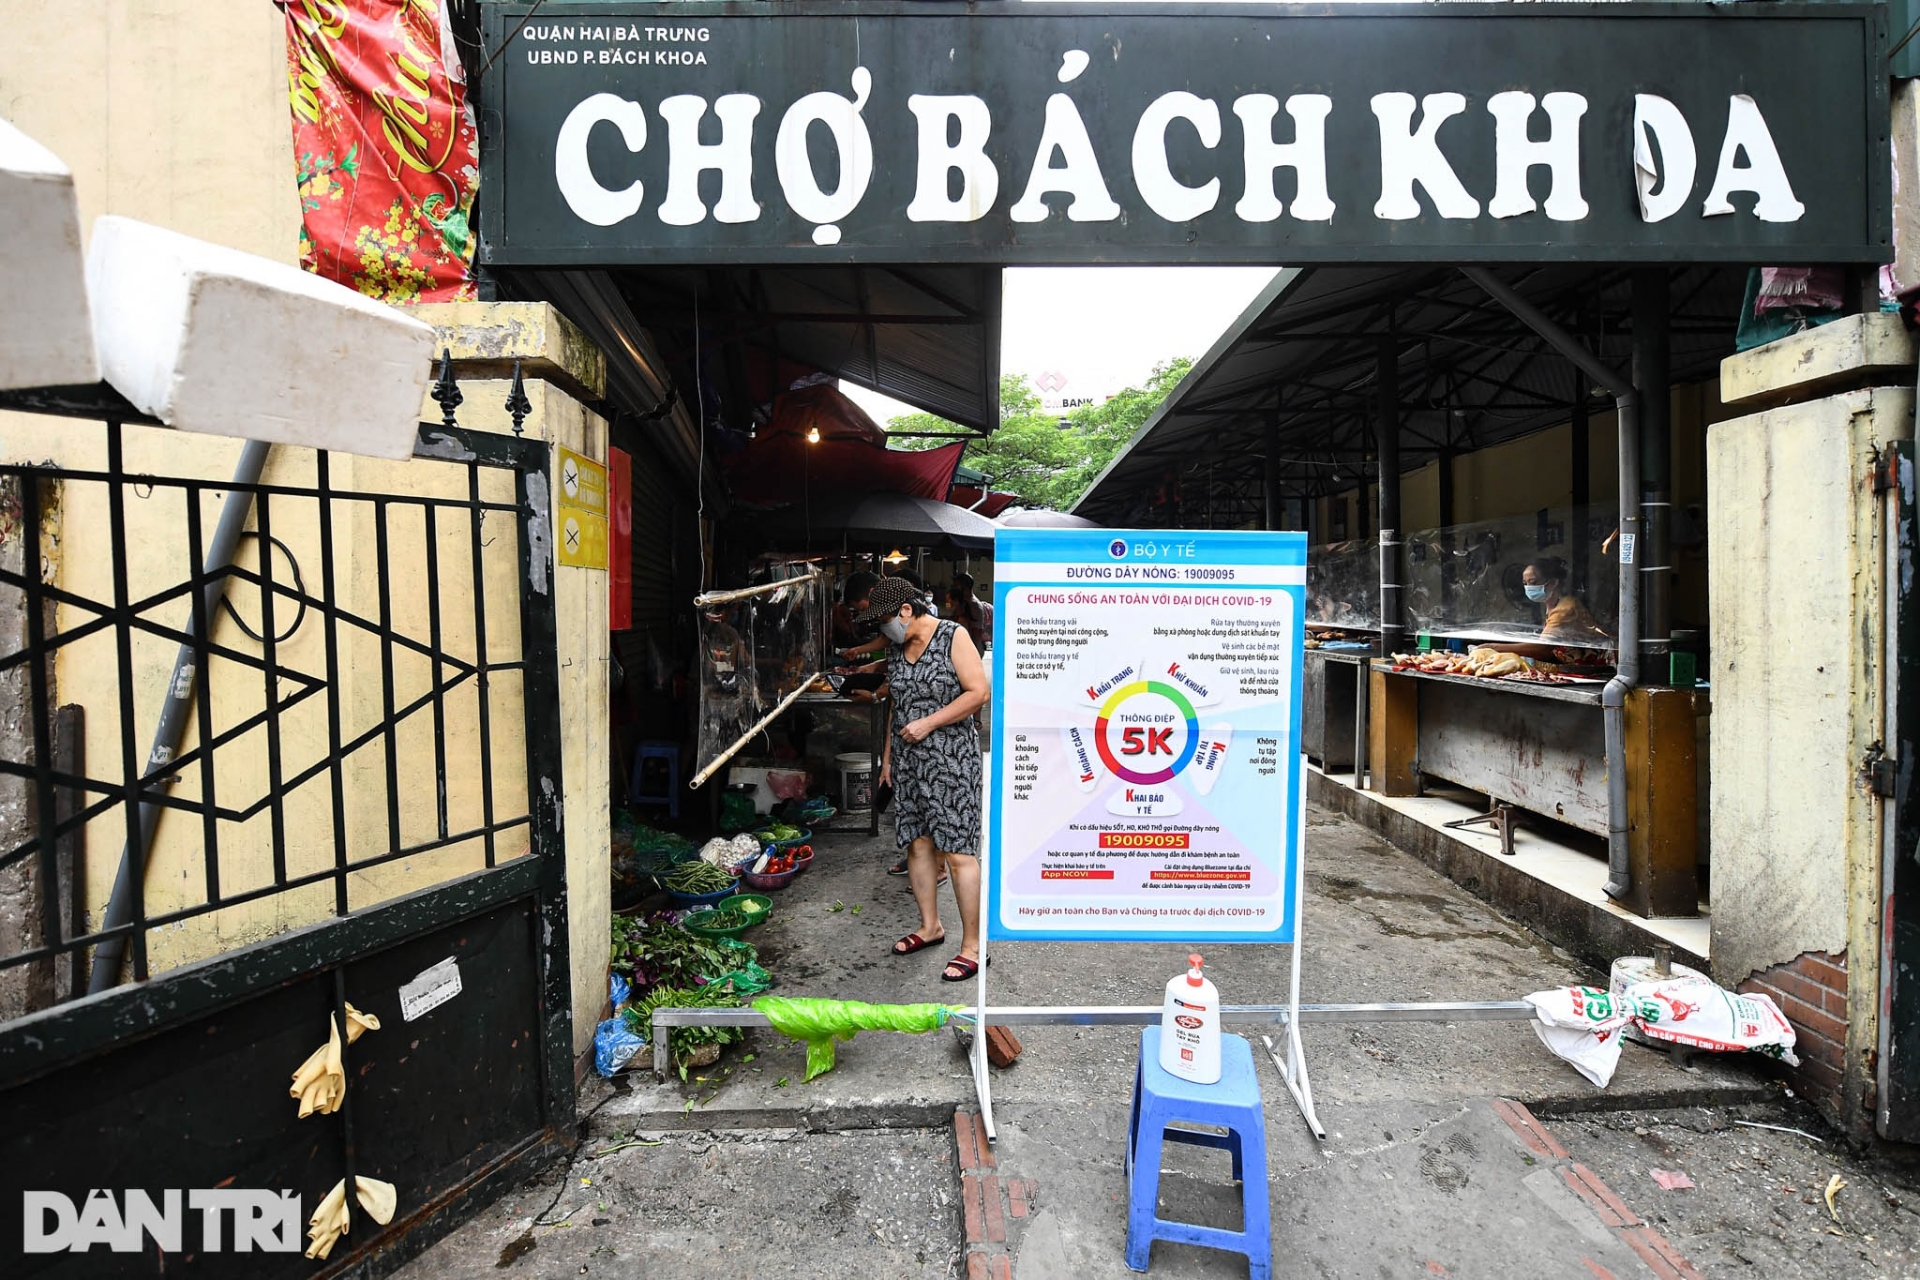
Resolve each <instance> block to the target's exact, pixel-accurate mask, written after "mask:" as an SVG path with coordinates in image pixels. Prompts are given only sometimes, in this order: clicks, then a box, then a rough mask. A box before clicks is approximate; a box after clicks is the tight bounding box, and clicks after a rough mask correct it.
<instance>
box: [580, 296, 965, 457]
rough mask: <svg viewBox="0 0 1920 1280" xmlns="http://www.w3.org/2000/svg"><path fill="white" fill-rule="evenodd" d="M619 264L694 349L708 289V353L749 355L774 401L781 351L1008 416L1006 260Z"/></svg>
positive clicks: (749, 375)
mask: <svg viewBox="0 0 1920 1280" xmlns="http://www.w3.org/2000/svg"><path fill="white" fill-rule="evenodd" d="M609 274H611V275H612V277H613V278H614V279H615V280H616V281H617V283H618V284H619V286H620V288H621V291H622V292H623V293H624V294H625V296H626V299H627V303H628V305H629V307H630V308H631V309H632V312H633V315H634V317H635V319H636V320H637V322H638V323H640V324H642V325H644V326H646V327H648V328H649V329H652V330H654V331H655V332H656V334H658V333H661V332H665V331H672V332H675V333H676V334H678V335H679V337H680V338H681V340H682V341H681V344H680V345H681V348H682V349H683V350H685V351H688V352H690V351H691V334H692V330H693V319H694V306H695V299H696V297H697V299H698V307H699V313H700V326H699V327H700V331H701V334H702V343H701V353H702V356H703V358H704V359H705V360H709V361H713V360H716V359H721V360H724V359H726V358H728V357H729V356H731V357H733V358H737V359H739V360H741V362H742V365H743V371H742V373H741V375H740V376H741V377H743V378H745V379H750V380H752V381H754V382H755V383H756V386H755V394H756V395H758V396H759V397H760V398H761V400H762V402H764V401H765V400H767V399H770V398H771V395H772V393H773V392H776V391H779V390H782V389H784V388H783V387H780V386H771V385H767V381H766V379H765V377H764V376H761V375H760V373H759V372H758V371H759V370H761V369H763V368H764V367H765V366H766V365H768V364H769V363H770V362H771V361H772V360H774V359H778V360H779V361H780V362H781V363H782V364H795V365H802V366H805V367H806V368H809V369H812V370H815V371H818V372H821V373H827V374H832V375H833V376H835V377H838V378H841V379H843V380H845V381H848V382H852V383H855V384H857V385H859V386H863V387H868V388H871V389H872V390H874V391H878V392H881V393H882V394H884V395H889V396H892V397H894V398H895V399H897V400H903V401H905V402H906V403H908V404H911V405H913V406H915V407H917V408H920V409H924V410H926V411H927V412H929V413H935V414H938V415H940V416H941V417H943V418H947V419H950V420H952V421H954V422H957V423H959V424H961V425H962V426H966V427H971V428H973V429H974V430H976V431H982V432H984V431H990V430H992V429H993V427H995V426H996V425H998V422H999V416H1000V404H999V401H1000V270H999V268H997V267H988V268H982V267H929V266H901V267H874V266H860V267H853V266H821V267H726V268H711V269H709V268H658V269H623V270H618V271H614V272H611V273H609ZM729 376H732V375H731V374H729ZM720 392H721V395H722V397H723V399H724V398H725V397H726V396H727V394H728V388H727V387H726V386H725V385H724V384H722V385H721V386H720ZM729 425H733V424H731V423H730V424H729ZM739 425H741V426H742V427H744V425H745V424H744V423H742V424H739Z"/></svg>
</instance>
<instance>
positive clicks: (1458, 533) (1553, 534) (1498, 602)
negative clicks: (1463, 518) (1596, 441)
mask: <svg viewBox="0 0 1920 1280" xmlns="http://www.w3.org/2000/svg"><path fill="white" fill-rule="evenodd" d="M1618 526H1619V520H1618V516H1617V513H1616V509H1615V508H1614V506H1613V505H1612V504H1606V505H1596V506H1589V507H1586V508H1584V509H1583V510H1578V511H1576V510H1574V509H1570V508H1559V509H1552V510H1541V511H1537V512H1534V513H1532V514H1530V515H1525V516H1514V517H1511V518H1508V519H1503V520H1480V521H1474V522H1472V523H1468V524H1456V525H1449V526H1447V527H1446V528H1443V529H1421V530H1417V531H1415V532H1412V533H1409V534H1407V535H1406V537H1405V540H1404V541H1405V548H1404V551H1403V552H1402V554H1403V556H1404V561H1405V566H1406V568H1405V590H1404V591H1403V592H1402V593H1401V594H1402V598H1403V599H1404V600H1405V602H1406V611H1407V625H1408V627H1409V628H1410V629H1411V630H1413V631H1425V632H1428V633H1430V634H1432V635H1436V636H1446V637H1457V638H1460V639H1467V640H1523V641H1524V640H1539V639H1542V638H1543V637H1542V629H1543V627H1544V626H1545V625H1546V623H1547V618H1548V613H1549V610H1550V608H1553V607H1554V606H1553V605H1552V604H1550V603H1549V602H1545V601H1534V600H1530V599H1528V598H1527V593H1526V584H1525V578H1526V570H1527V566H1528V565H1529V564H1531V565H1533V566H1534V570H1535V573H1534V576H1535V578H1536V579H1537V580H1539V581H1541V582H1542V583H1549V582H1550V583H1553V584H1555V585H1554V586H1553V587H1552V588H1551V589H1552V591H1553V592H1555V593H1556V594H1555V597H1554V598H1555V599H1556V600H1557V599H1560V598H1570V599H1571V600H1572V601H1573V605H1572V606H1567V605H1559V606H1558V608H1559V610H1560V617H1561V623H1562V625H1561V628H1560V629H1559V631H1558V633H1557V634H1555V635H1553V636H1550V637H1545V638H1546V639H1547V640H1548V642H1549V643H1556V644H1568V645H1573V646H1580V647H1588V648H1610V647H1611V646H1612V637H1613V636H1614V635H1616V634H1617V631H1618V628H1617V625H1616V618H1617V615H1618V611H1619V582H1620V563H1619V558H1618V556H1619V545H1618V539H1617V538H1616V537H1615V536H1614V533H1615V530H1616V529H1617V528H1618ZM1309 578H1310V579H1311V575H1309ZM1567 628H1571V629H1572V630H1571V631H1569V630H1567Z"/></svg>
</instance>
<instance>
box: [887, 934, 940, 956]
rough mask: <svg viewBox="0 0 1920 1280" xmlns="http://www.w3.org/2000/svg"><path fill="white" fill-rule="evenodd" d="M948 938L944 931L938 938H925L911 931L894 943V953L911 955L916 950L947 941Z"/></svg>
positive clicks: (922, 949)
mask: <svg viewBox="0 0 1920 1280" xmlns="http://www.w3.org/2000/svg"><path fill="white" fill-rule="evenodd" d="M946 940H947V936H946V935H945V934H944V933H943V934H941V935H940V936H939V937H937V938H923V937H921V936H920V935H919V934H917V933H910V934H908V935H907V936H906V937H904V938H902V939H900V941H898V942H896V943H894V944H893V954H895V955H896V956H910V955H912V954H913V953H914V952H916V951H925V950H926V949H927V948H928V947H931V946H934V945H936V944H938V943H942V942H945V941H946Z"/></svg>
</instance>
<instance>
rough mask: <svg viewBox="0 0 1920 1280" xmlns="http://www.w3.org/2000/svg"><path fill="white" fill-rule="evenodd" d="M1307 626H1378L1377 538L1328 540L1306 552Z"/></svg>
mask: <svg viewBox="0 0 1920 1280" xmlns="http://www.w3.org/2000/svg"><path fill="white" fill-rule="evenodd" d="M1307 625H1308V626H1309V627H1336V628H1345V629H1348V630H1355V631H1378V630H1379V629H1380V539H1379V538H1377V537H1370V538H1354V539H1351V540H1349V541H1346V542H1328V543H1323V544H1321V545H1320V546H1317V547H1311V548H1309V549H1308V551H1307Z"/></svg>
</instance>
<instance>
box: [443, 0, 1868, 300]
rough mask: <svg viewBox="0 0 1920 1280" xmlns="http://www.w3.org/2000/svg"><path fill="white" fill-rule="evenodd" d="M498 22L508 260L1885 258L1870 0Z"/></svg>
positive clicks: (956, 9) (874, 7)
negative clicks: (1848, 0) (1853, 1)
mask: <svg viewBox="0 0 1920 1280" xmlns="http://www.w3.org/2000/svg"><path fill="white" fill-rule="evenodd" d="M487 11H488V26H487V32H486V37H487V47H488V49H489V50H501V51H500V52H499V53H498V55H497V58H496V60H495V62H494V64H493V66H492V68H491V70H490V71H489V72H488V73H487V77H486V80H485V81H484V83H483V85H482V89H481V95H480V96H481V110H482V117H481V134H482V139H483V153H482V156H483V158H482V165H481V171H482V185H481V191H482V197H481V203H482V206H483V217H482V223H481V225H482V231H483V233H484V237H485V240H484V250H485V254H486V257H487V260H489V261H491V262H493V263H496V264H503V265H507V264H520V265H532V264H543V265H568V264H573V265H588V264H592V265H617V264H623V263H645V264H650V265H658V264H671V263H723V262H725V263H748V262H765V263H776V262H778V263H790V262H818V263H835V262H907V261H919V262H948V263H989V264H990V263H1095V262H1160V263H1173V262H1254V263H1274V262H1284V263H1296V264H1299V263H1313V262H1364V261H1375V262H1392V261H1436V262H1484V261H1494V260H1514V259H1519V260H1549V261H1550V260H1556V259H1564V258H1578V259H1583V260H1588V261H1623V262H1632V261H1643V262H1663V261H1692V262H1729V263H1790V264H1800V263H1811V262H1876V261H1886V260H1888V259H1889V258H1890V257H1891V253H1892V246H1891V239H1890V231H1889V223H1890V213H1889V186H1890V171H1891V159H1890V154H1889V150H1888V145H1889V144H1888V140H1887V134H1888V108H1887V81H1886V70H1885V67H1886V43H1887V37H1886V31H1885V20H1884V15H1885V10H1884V9H1882V8H1881V7H1879V6H1868V5H1839V4H1836V5H1828V4H1766V3H1757V4H1741V5H1699V4H1688V5H1664V4H1663V5H1651V4H1636V3H1624V4H1551V3H1547V4H1538V3H1534V4H1502V3H1491V4H1458V5H1449V4H1434V5H1418V6H1415V5H1396V6H1361V5H1355V6H1332V7H1312V8H1308V7H1289V6H1265V5H1258V6H1256V5H1231V6H1199V5H1190V6H1182V7H1178V8H1174V7H1167V6H1159V5H1147V4H1143V5H1120V6H1115V7H1110V8H1096V7H1090V6H1083V5H1064V4H1060V5H1056V4H996V3H985V4H976V5H973V6H971V7H962V6H958V5H952V4H947V3H939V2H935V3H910V4H892V3H884V4H883V3H855V4H839V5H830V6H829V5H816V4H781V5H758V4H702V3H691V4H652V5H647V4H640V5H636V4H621V3H572V4H551V3H550V4H546V5H543V6H540V7H539V8H538V9H537V11H534V12H532V13H531V14H529V9H528V6H525V5H507V4H501V5H488V6H487ZM503 45H504V46H505V47H504V49H503V48H502V46H503Z"/></svg>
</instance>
